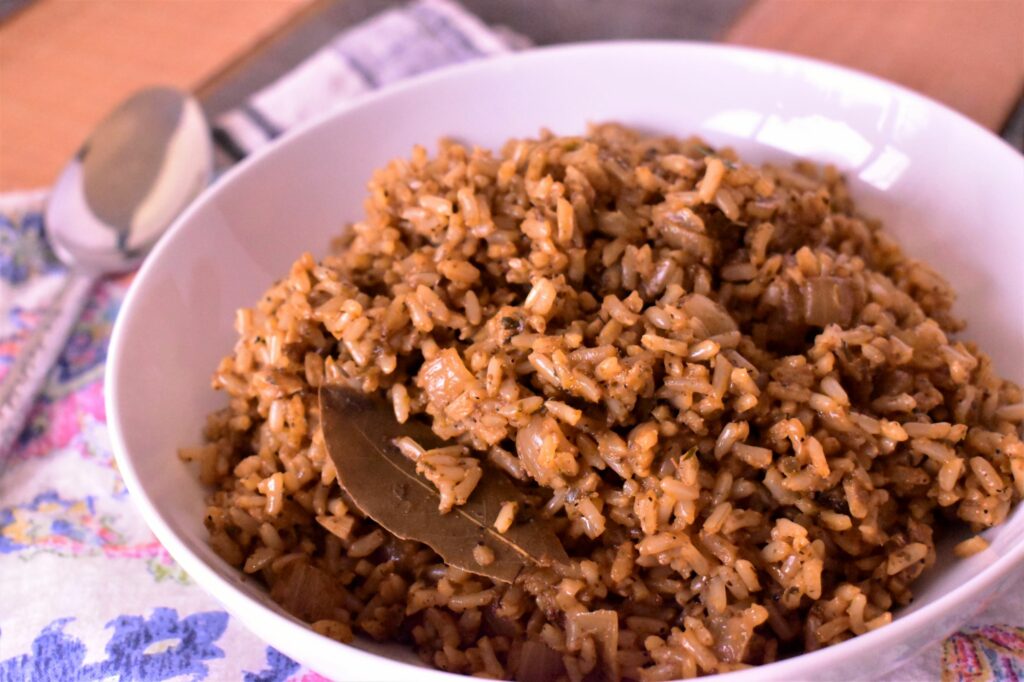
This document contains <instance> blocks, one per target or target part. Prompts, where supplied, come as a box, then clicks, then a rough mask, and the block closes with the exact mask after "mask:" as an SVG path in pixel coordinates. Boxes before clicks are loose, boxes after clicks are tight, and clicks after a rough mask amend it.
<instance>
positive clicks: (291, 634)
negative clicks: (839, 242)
mask: <svg viewBox="0 0 1024 682" xmlns="http://www.w3.org/2000/svg"><path fill="white" fill-rule="evenodd" d="M663 50H668V51H677V52H687V51H689V52H691V54H692V55H700V54H709V55H711V56H713V57H715V58H718V59H723V58H727V57H728V55H730V54H740V55H744V56H746V57H747V58H760V59H764V60H767V61H770V62H773V63H775V64H778V65H782V66H790V67H793V68H794V69H795V70H796V71H797V72H804V73H806V72H813V73H818V74H822V75H832V76H835V77H836V78H837V81H836V82H837V83H840V84H843V83H849V82H857V81H859V82H860V83H863V84H866V85H870V86H872V87H874V88H881V89H883V90H886V91H890V92H891V93H892V95H893V97H894V98H898V99H904V100H908V101H910V102H916V103H920V104H923V105H924V106H925V107H926V108H927V109H928V110H929V111H930V112H931V113H934V114H938V115H941V116H944V117H946V118H947V119H949V120H951V121H952V122H953V124H954V125H956V126H958V127H965V129H966V130H970V131H972V132H971V134H972V135H980V139H985V140H986V142H985V144H986V145H988V149H987V151H986V154H1000V155H1006V154H1008V155H1010V156H1012V157H1013V160H1014V162H1016V164H1017V165H1018V166H1019V167H1020V169H1021V171H1022V173H1024V156H1021V155H1020V154H1019V153H1018V152H1017V150H1016V149H1014V148H1013V147H1012V146H1011V145H1010V144H1009V143H1007V142H1006V141H1005V140H1003V139H1001V138H999V137H998V136H996V135H995V134H993V133H992V132H991V131H989V130H987V129H986V128H984V127H982V126H981V125H980V124H978V123H977V122H975V121H973V120H971V119H970V118H968V117H967V116H965V115H964V114H962V113H960V112H958V111H956V110H954V109H952V108H950V107H949V106H947V105H945V104H943V103H941V102H939V101H937V100H935V99H933V98H931V97H928V96H926V95H923V94H921V93H918V92H915V91H913V90H911V89H909V88H906V87H904V86H902V85H899V84H897V83H894V82H892V81H890V80H887V79H884V78H880V77H878V76H874V75H871V74H867V73H864V72H861V71H858V70H855V69H851V68H848V67H844V66H839V65H836V64H832V63H829V62H826V61H824V60H821V59H816V58H811V57H805V56H799V55H794V54H789V53H785V52H781V51H778V50H768V49H762V48H753V47H745V46H735V45H727V44H723V43H711V42H703V41H686V40H679V41H674V40H613V41H588V42H581V43H571V44H560V45H552V46H545V47H538V48H533V49H529V50H525V51H522V52H514V53H509V54H504V55H497V56H494V57H490V58H484V59H479V60H474V61H470V62H465V63H461V64H456V65H453V66H449V67H445V68H441V69H438V70H435V71H431V72H428V73H424V74H421V75H418V76H415V77H412V78H409V79H404V80H402V81H399V82H396V83H394V84H390V85H387V86H385V87H383V88H380V89H378V90H374V91H370V92H366V93H363V94H360V95H358V96H356V97H354V98H351V99H349V100H346V101H343V102H339V103H336V104H334V105H332V106H330V107H328V108H327V109H326V110H325V111H323V112H321V113H319V114H317V115H316V116H314V117H312V118H311V119H310V120H308V121H306V122H304V123H302V124H300V125H298V126H296V127H295V128H293V129H291V130H289V131H287V132H286V133H284V134H283V135H281V136H280V137H279V138H277V139H275V140H273V141H272V142H271V143H269V144H267V145H265V146H264V147H262V148H260V149H258V150H256V151H255V152H253V153H251V154H250V155H249V156H247V157H246V158H245V159H243V160H242V161H240V162H239V163H237V164H235V165H234V166H233V167H232V168H230V169H229V170H227V171H226V172H225V173H224V174H223V175H222V176H221V177H220V178H218V179H217V180H216V181H215V182H214V183H213V185H211V186H210V187H209V188H207V190H206V191H204V192H203V193H202V194H201V195H200V197H199V198H198V199H196V200H195V201H194V202H193V203H192V204H191V205H190V206H189V207H188V208H187V209H186V210H185V211H184V212H183V213H182V214H181V215H179V216H178V218H177V219H176V220H175V221H174V223H173V225H172V226H171V228H170V229H169V230H168V231H167V233H166V234H165V235H164V237H163V238H162V239H161V240H160V242H159V243H158V244H157V246H156V248H155V249H154V250H153V252H152V253H151V254H150V255H149V257H148V258H147V259H146V260H145V262H144V263H143V265H142V267H141V268H140V269H139V271H138V272H137V274H136V276H135V278H134V279H133V282H132V285H131V287H130V288H129V291H128V293H127V295H126V297H125V299H124V301H123V303H122V306H121V311H120V314H119V315H118V316H117V320H116V321H115V324H114V329H113V332H112V335H111V341H110V346H109V350H108V358H107V364H106V368H105V371H104V398H105V408H106V413H107V424H108V433H109V436H110V441H111V445H112V448H113V451H114V456H115V460H116V462H117V466H118V469H119V471H120V473H121V476H122V478H123V479H124V482H125V485H126V487H127V489H128V491H129V493H130V496H131V498H132V500H133V501H134V504H135V506H136V508H137V509H138V510H139V512H140V513H141V514H142V517H143V519H144V520H145V522H146V524H147V526H148V527H149V528H150V529H151V530H152V532H153V533H154V535H156V537H157V539H158V540H159V541H160V542H161V544H162V545H163V546H164V547H165V548H166V549H167V550H168V552H169V553H170V554H171V556H172V557H173V558H174V559H175V560H176V561H177V562H178V563H179V564H180V565H181V566H182V568H184V569H185V571H186V572H187V573H188V574H189V575H190V576H192V578H193V579H194V580H195V581H196V583H197V584H198V585H199V586H200V587H201V588H202V589H203V591H204V592H206V593H207V594H208V595H210V596H212V597H213V598H214V599H215V600H217V601H218V602H220V603H221V604H222V605H223V606H224V607H225V609H226V610H227V611H228V612H230V613H232V615H235V616H236V617H237V618H238V620H239V622H240V623H241V624H242V625H243V626H244V627H245V628H246V629H247V630H250V631H251V632H253V633H254V634H256V636H257V637H259V638H260V639H261V640H264V643H265V644H267V645H268V646H273V647H274V648H278V643H280V642H288V645H286V646H284V647H282V648H281V650H282V651H283V650H284V649H288V650H292V651H295V650H299V649H302V648H305V647H307V646H309V645H315V646H318V647H323V646H329V647H332V648H334V647H340V648H337V649H335V650H336V651H337V652H338V653H339V654H343V655H344V656H346V657H347V658H348V659H349V660H351V661H352V664H353V665H368V666H373V665H376V666H380V665H381V663H382V662H383V663H385V664H386V666H385V667H388V668H389V670H391V671H392V672H398V671H401V672H403V673H405V674H407V675H416V674H419V675H424V674H428V673H429V674H431V675H434V676H435V679H442V678H445V679H449V680H453V681H455V680H463V679H468V678H466V677H465V676H463V675H458V674H454V673H448V672H444V671H441V670H437V669H432V668H424V667H422V666H419V665H415V664H411V663H406V662H404V661H399V660H396V659H393V658H389V657H386V656H380V655H377V654H374V653H371V652H369V651H366V650H363V649H360V648H358V647H355V646H350V645H346V644H342V643H339V642H335V641H334V640H330V639H328V638H326V637H322V636H321V635H318V634H317V633H315V632H314V631H313V630H312V629H311V628H310V627H309V626H308V625H306V624H303V623H300V622H299V621H298V620H297V619H295V618H293V617H290V616H286V615H284V614H282V613H279V612H277V611H275V610H274V609H272V608H270V607H268V606H265V605H263V604H261V603H259V602H258V601H256V600H254V599H251V598H250V597H249V596H247V595H245V594H244V593H243V592H242V591H241V590H240V589H239V588H238V587H236V585H234V584H232V583H231V582H230V581H228V580H227V579H225V578H223V577H221V576H220V575H218V573H217V572H216V571H215V570H214V569H213V567H212V566H211V565H208V564H207V563H206V562H205V561H204V560H203V559H201V558H200V557H199V556H198V555H197V554H196V553H195V552H193V550H192V549H191V548H190V547H189V543H188V542H187V541H185V540H184V539H182V538H180V537H179V536H178V535H177V533H176V532H175V531H174V530H173V528H172V526H171V524H170V523H169V522H168V520H167V519H166V518H165V517H164V515H163V513H162V512H161V510H160V508H159V507H158V506H157V505H156V504H155V503H154V501H153V499H152V498H150V496H149V494H148V492H147V488H146V486H145V485H144V484H143V482H142V480H141V478H140V477H139V474H138V472H137V470H136V468H135V466H134V464H133V460H134V456H133V455H132V454H131V453H130V452H129V451H128V448H127V446H126V443H125V438H124V433H125V432H126V431H127V430H128V428H126V425H125V424H124V423H122V420H121V409H120V405H121V403H122V400H123V399H124V398H123V396H121V395H120V393H119V391H118V386H119V385H120V383H121V375H122V373H123V372H125V371H129V370H127V368H125V369H122V368H121V366H120V358H121V357H122V355H123V353H122V347H123V346H124V345H125V344H126V343H127V341H126V338H125V336H126V334H127V332H126V331H125V329H126V326H127V323H126V322H125V321H126V320H127V319H129V317H130V316H131V313H132V311H133V310H134V309H135V308H136V307H137V305H138V303H137V299H138V297H139V296H140V294H139V290H140V286H138V284H139V282H143V281H145V280H146V278H147V275H148V273H149V272H150V270H151V269H152V268H153V267H155V266H154V264H155V263H156V262H158V261H159V260H160V258H161V256H162V254H163V252H164V250H165V249H166V248H168V244H170V243H171V241H173V240H172V239H169V237H171V236H173V235H175V234H176V233H178V232H179V231H181V229H182V227H183V226H184V225H187V224H188V223H190V222H191V221H192V220H193V216H195V215H196V214H197V213H198V212H199V211H200V210H201V209H202V208H203V207H204V206H206V205H208V204H210V203H211V202H213V201H215V200H216V197H217V196H218V195H219V194H220V193H221V192H222V191H224V190H225V188H227V187H228V186H230V185H232V184H234V183H236V182H239V181H241V180H242V179H243V178H244V177H245V176H246V175H247V174H248V172H249V169H250V168H252V167H254V166H256V165H258V164H262V163H264V160H265V159H268V158H270V157H272V156H273V155H274V154H275V153H276V152H277V150H279V149H280V148H282V147H284V146H285V145H288V144H290V143H291V142H292V141H293V140H296V139H298V138H300V137H304V136H306V135H310V134H314V133H315V131H316V130H318V129H319V128H321V127H323V126H325V125H327V124H329V123H330V122H331V121H333V120H334V119H335V118H338V117H341V116H343V115H345V113H346V112H349V111H351V110H354V109H357V108H360V107H363V106H365V105H367V104H368V103H371V102H377V101H381V100H386V99H389V98H392V97H395V96H397V95H398V94H400V93H404V92H406V91H409V90H417V89H425V88H430V87H431V86H432V84H433V83H435V82H438V81H445V80H455V79H460V78H463V77H466V76H467V75H472V74H474V73H476V72H480V71H488V70H492V71H498V72H500V70H501V69H503V68H508V67H509V66H515V65H517V64H519V63H526V62H532V61H536V60H541V61H544V60H549V59H559V58H564V57H567V56H569V57H571V56H572V55H583V56H585V55H587V54H590V53H593V52H598V51H601V52H605V51H619V52H621V53H623V58H624V59H628V58H630V55H632V54H634V53H637V52H643V51H663ZM997 150H998V151H997ZM175 461H176V460H175ZM1018 569H1020V570H1018ZM1014 572H1018V573H1024V542H1017V543H1016V544H1015V545H1013V546H1011V547H1009V548H1008V549H1007V551H1006V552H1005V553H1004V554H1003V555H1001V556H999V557H998V558H996V559H994V560H993V561H992V562H991V563H990V564H988V565H987V566H985V567H983V568H982V569H981V570H980V571H979V572H978V573H976V574H975V575H974V576H972V577H971V578H970V579H969V580H968V581H966V582H964V583H962V584H961V585H959V586H958V587H957V588H956V589H954V590H952V591H949V592H947V593H946V594H943V595H941V596H940V597H938V598H936V599H935V600H933V601H931V602H929V603H928V604H925V605H923V606H921V607H919V608H917V609H915V610H914V611H912V612H910V613H907V614H906V615H903V616H900V617H899V618H897V619H895V620H894V621H893V622H892V623H890V624H888V625H886V626H884V627H882V628H879V629H877V630H874V631H871V632H867V633H864V634H862V635H859V636H857V637H854V638H852V639H849V640H846V641H844V642H840V643H838V644H835V645H832V646H829V647H825V648H823V649H819V650H817V651H813V652H808V653H804V654H800V655H798V656H794V657H791V658H787V659H782V660H780V661H776V662H773V663H768V664H764V665H760V666H755V667H753V668H749V669H746V670H739V671H733V672H728V673H719V674H716V675H712V676H709V677H706V678H705V679H708V680H722V679H724V680H726V681H727V682H749V681H751V680H754V679H758V680H764V679H798V677H794V676H799V675H801V674H805V675H806V674H808V673H813V672H814V671H816V670H821V666H822V664H825V663H827V662H828V661H829V659H842V660H850V659H853V658H854V657H857V656H865V655H870V654H871V651H872V649H873V648H874V647H876V646H881V645H884V644H886V642H887V640H890V639H892V638H894V637H897V636H900V635H906V634H908V633H909V632H911V631H913V630H915V629H917V628H920V627H922V626H924V625H926V624H927V623H928V622H929V621H934V620H935V619H936V618H937V617H939V616H940V615H942V614H946V613H950V612H952V611H956V610H957V608H958V607H959V609H960V612H961V613H964V614H965V616H964V618H965V619H966V618H968V617H969V616H970V615H971V614H972V613H973V611H972V610H971V608H970V606H969V602H970V601H971V600H972V599H976V598H977V597H979V596H980V593H981V592H982V591H983V590H984V589H985V588H987V587H989V586H990V585H991V584H992V583H995V582H1000V581H1006V582H1008V581H1007V578H1009V577H1010V576H1011V575H1012V574H1013V573H1014ZM255 619H259V621H260V623H261V625H260V627H259V628H257V629H258V630H259V632H257V629H254V628H253V626H252V625H251V623H252V622H253V621H254V620H255ZM955 627H956V626H955V625H953V626H951V627H950V629H953V628H955ZM263 631H268V632H269V631H273V632H274V633H275V635H276V639H277V643H275V642H271V641H269V640H267V639H265V638H264V637H263V636H262V632H263ZM935 641H937V640H933V642H932V643H933V644H934V642H935ZM369 669H371V670H372V668H369ZM723 676H727V677H724V678H723Z"/></svg>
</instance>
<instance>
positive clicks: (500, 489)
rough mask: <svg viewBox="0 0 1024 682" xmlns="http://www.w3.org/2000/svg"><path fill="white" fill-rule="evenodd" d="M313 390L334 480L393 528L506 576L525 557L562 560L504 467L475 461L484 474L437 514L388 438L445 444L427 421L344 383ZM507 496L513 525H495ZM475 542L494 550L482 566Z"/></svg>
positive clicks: (429, 488)
mask: <svg viewBox="0 0 1024 682" xmlns="http://www.w3.org/2000/svg"><path fill="white" fill-rule="evenodd" d="M319 398H320V428H321V429H322V431H323V436H324V443H325V444H326V445H327V452H328V454H329V455H330V457H331V460H332V461H333V462H334V466H335V468H337V470H338V482H339V484H340V485H341V487H342V488H343V489H344V490H345V492H346V493H348V495H349V497H350V498H351V499H352V501H353V502H354V503H355V505H356V506H357V507H358V508H359V510H360V511H362V512H363V513H364V514H365V515H366V516H368V517H369V518H371V519H373V520H374V521H376V522H377V523H378V524H380V525H381V526H382V527H383V528H385V529H386V530H388V531H389V532H391V533H392V534H394V535H395V536H397V537H399V538H402V539H404V540H416V541H417V542H422V543H423V544H425V545H428V546H429V547H430V548H431V549H433V550H434V551H435V552H437V553H438V554H440V555H441V557H442V558H443V559H444V560H445V562H446V563H447V564H448V565H450V566H455V567H457V568H461V569H463V570H465V571H469V572H470V573H476V574H478V575H484V576H487V577H489V578H493V579H494V580H498V581H501V582H506V583H511V582H513V581H514V580H515V578H516V576H518V575H519V573H520V572H521V571H522V570H523V569H524V568H525V567H526V566H528V565H530V564H535V565H539V566H550V565H551V564H553V563H556V562H566V561H568V556H567V555H566V553H565V549H564V548H563V547H562V544H561V542H560V541H559V540H558V536H557V535H556V534H555V532H554V529H553V526H552V523H551V521H550V520H549V519H546V518H543V517H541V516H540V515H539V514H536V513H533V512H532V510H529V509H527V508H525V505H524V504H523V502H524V500H523V495H522V493H521V492H520V491H519V489H518V488H516V486H515V485H514V484H513V483H512V480H511V479H510V478H509V477H508V476H507V475H506V474H505V473H504V472H502V471H499V470H498V469H496V468H495V467H493V466H491V465H489V464H486V463H482V468H483V470H484V473H483V476H482V477H481V479H480V482H479V483H478V484H477V487H476V489H475V490H474V491H473V494H472V495H470V497H469V499H468V500H467V501H466V503H465V504H462V505H459V506H457V507H454V508H453V509H452V510H451V511H449V512H448V513H447V514H442V513H441V512H440V511H438V508H437V506H438V502H439V500H440V496H439V495H438V493H437V490H436V489H435V488H434V486H433V485H432V484H431V483H430V482H429V481H428V480H427V479H425V478H423V477H422V476H420V475H419V474H417V473H416V465H415V464H414V463H413V462H411V461H410V460H409V459H407V458H406V457H405V456H404V455H402V453H401V452H399V450H398V448H397V447H395V445H394V444H393V442H394V440H395V439H396V438H399V437H402V436H408V437H410V438H412V439H413V440H415V441H416V442H417V443H419V444H420V445H422V446H423V447H424V448H426V449H431V448H436V447H441V446H443V445H445V444H446V443H445V442H444V441H442V440H441V439H440V438H438V437H437V435H436V434H434V432H433V431H432V430H431V429H430V427H429V426H427V425H426V424H424V423H421V422H418V421H409V422H406V423H405V424H399V423H398V420H396V419H395V415H394V411H393V408H392V406H391V404H390V403H389V402H387V401H386V400H383V399H381V398H377V397H371V396H367V395H365V394H363V393H361V392H359V391H357V390H355V389H351V388H346V387H344V386H321V387H320V394H319ZM506 501H511V502H518V503H519V510H520V511H519V513H517V515H516V522H515V523H514V524H513V525H512V527H511V528H509V529H508V530H507V531H506V532H505V533H499V532H498V531H497V530H496V529H495V528H494V520H495V518H496V517H497V516H498V512H499V511H500V510H501V506H502V504H503V503H504V502H506ZM481 543H482V544H484V545H486V546H487V547H489V548H490V549H491V551H493V552H494V561H493V562H492V563H491V564H489V565H487V566H482V565H480V564H479V563H477V561H476V559H474V557H473V549H474V547H476V546H477V545H478V544H481Z"/></svg>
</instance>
